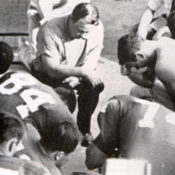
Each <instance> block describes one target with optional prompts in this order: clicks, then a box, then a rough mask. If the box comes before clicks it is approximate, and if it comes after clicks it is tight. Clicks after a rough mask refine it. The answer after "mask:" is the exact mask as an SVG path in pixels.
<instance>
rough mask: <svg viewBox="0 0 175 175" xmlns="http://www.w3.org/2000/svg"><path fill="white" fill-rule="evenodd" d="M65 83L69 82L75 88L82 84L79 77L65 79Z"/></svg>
mask: <svg viewBox="0 0 175 175" xmlns="http://www.w3.org/2000/svg"><path fill="white" fill-rule="evenodd" d="M63 83H68V84H69V85H70V86H71V87H72V88H74V87H76V86H78V85H79V84H80V81H79V79H78V78H77V77H68V78H66V79H64V80H63Z"/></svg>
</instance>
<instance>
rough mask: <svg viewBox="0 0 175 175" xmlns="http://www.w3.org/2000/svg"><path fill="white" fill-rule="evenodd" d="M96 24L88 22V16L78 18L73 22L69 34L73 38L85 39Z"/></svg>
mask: <svg viewBox="0 0 175 175" xmlns="http://www.w3.org/2000/svg"><path fill="white" fill-rule="evenodd" d="M97 25H98V24H90V23H89V19H88V16H87V17H85V18H82V19H79V20H78V21H76V22H73V25H72V29H71V35H72V37H73V38H76V39H79V38H83V39H86V38H87V36H88V34H89V33H90V32H91V31H93V30H94V29H95V27H96V26H97Z"/></svg>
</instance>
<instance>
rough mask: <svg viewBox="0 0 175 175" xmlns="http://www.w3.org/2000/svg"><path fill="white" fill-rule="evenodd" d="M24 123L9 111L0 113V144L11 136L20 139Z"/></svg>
mask: <svg viewBox="0 0 175 175" xmlns="http://www.w3.org/2000/svg"><path fill="white" fill-rule="evenodd" d="M23 133H24V125H23V123H22V121H21V119H20V118H19V117H17V116H15V115H13V114H10V113H0V144H1V143H3V142H4V141H9V140H10V139H12V138H17V140H18V141H20V140H21V139H22V136H23Z"/></svg>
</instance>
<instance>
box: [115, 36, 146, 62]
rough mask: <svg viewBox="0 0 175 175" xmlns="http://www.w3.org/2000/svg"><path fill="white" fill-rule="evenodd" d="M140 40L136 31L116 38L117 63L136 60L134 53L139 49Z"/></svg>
mask: <svg viewBox="0 0 175 175" xmlns="http://www.w3.org/2000/svg"><path fill="white" fill-rule="evenodd" d="M142 40H143V39H142V38H141V37H139V36H138V35H137V34H136V33H130V34H127V35H124V36H122V37H121V38H120V39H119V40H118V59H119V64H124V63H126V62H128V61H132V60H133V61H135V60H136V57H135V53H136V52H137V51H138V50H140V47H141V41H142Z"/></svg>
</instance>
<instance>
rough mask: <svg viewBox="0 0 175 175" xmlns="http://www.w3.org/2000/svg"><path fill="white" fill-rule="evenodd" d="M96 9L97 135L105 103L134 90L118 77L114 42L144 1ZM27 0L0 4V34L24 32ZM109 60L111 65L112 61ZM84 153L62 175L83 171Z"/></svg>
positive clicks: (107, 0) (97, 0)
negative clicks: (99, 28)
mask: <svg viewBox="0 0 175 175" xmlns="http://www.w3.org/2000/svg"><path fill="white" fill-rule="evenodd" d="M92 2H93V3H94V4H95V5H96V6H97V7H98V8H99V11H100V16H101V20H102V22H103V24H104V28H105V39H104V49H103V53H102V57H103V58H102V59H101V60H100V62H99V66H98V68H97V70H98V72H99V74H100V76H101V77H102V78H103V80H104V82H105V89H104V92H103V93H102V94H101V96H100V100H99V104H98V106H97V109H96V111H95V113H94V115H93V117H92V129H91V130H92V133H93V135H94V136H96V135H97V134H98V127H97V122H96V118H97V114H98V112H99V110H100V108H101V107H102V106H103V105H104V103H105V102H106V101H107V100H108V99H109V98H110V97H112V96H113V95H117V94H119V95H121V94H128V93H129V90H130V89H131V87H132V86H133V84H132V83H131V81H130V80H128V78H127V77H122V76H121V75H120V70H119V65H118V64H117V49H116V48H117V40H118V39H119V38H120V37H121V36H122V35H123V34H126V33H128V31H129V29H130V28H131V27H132V26H133V25H135V24H137V23H138V21H139V18H140V15H141V13H142V12H143V10H144V8H145V5H146V3H147V0H146V1H145V0H132V1H125V0H121V1H117V0H92ZM27 4H28V1H26V0H1V5H0V24H1V28H0V32H26V31H27V18H26V9H27ZM0 39H1V40H5V41H7V42H8V43H9V44H11V45H12V46H14V45H16V39H14V38H11V37H7V38H2V37H1V38H0ZM111 60H112V61H111ZM84 151H85V149H83V148H82V149H81V151H80V152H79V154H77V155H76V157H75V158H74V159H73V160H72V161H70V162H69V163H68V164H67V165H66V166H65V167H63V172H64V173H65V175H69V174H70V172H71V171H75V170H86V167H85V165H84V157H85V155H84Z"/></svg>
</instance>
